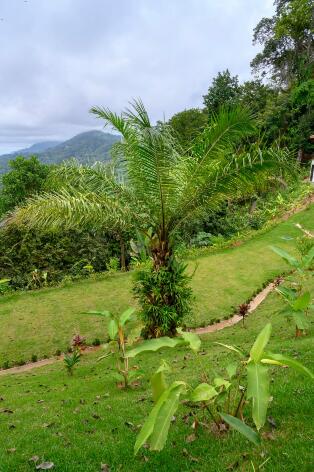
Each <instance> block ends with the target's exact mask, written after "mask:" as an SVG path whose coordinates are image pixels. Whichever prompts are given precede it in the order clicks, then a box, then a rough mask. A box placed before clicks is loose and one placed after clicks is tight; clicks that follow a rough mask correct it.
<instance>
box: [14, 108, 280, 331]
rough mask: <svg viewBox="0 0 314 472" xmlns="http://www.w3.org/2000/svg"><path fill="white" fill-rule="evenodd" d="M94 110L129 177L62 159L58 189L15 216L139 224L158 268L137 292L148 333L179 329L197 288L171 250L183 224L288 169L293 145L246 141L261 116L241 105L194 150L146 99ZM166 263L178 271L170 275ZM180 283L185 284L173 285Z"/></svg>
mask: <svg viewBox="0 0 314 472" xmlns="http://www.w3.org/2000/svg"><path fill="white" fill-rule="evenodd" d="M91 112H92V113H93V114H95V115H96V116H97V117H98V118H100V119H102V120H104V122H105V124H106V125H110V126H111V127H112V128H113V129H114V130H116V131H117V132H119V133H120V134H121V136H122V139H121V142H118V143H116V144H115V145H114V147H113V151H112V154H113V158H114V162H115V163H116V165H117V166H118V168H119V170H120V172H121V170H123V172H124V173H125V182H124V183H121V182H118V180H117V179H116V174H115V171H114V170H112V168H111V170H108V167H107V166H104V165H103V164H97V165H94V166H92V167H86V166H82V165H79V164H74V163H71V164H64V165H62V166H60V167H58V168H57V169H56V170H55V172H54V176H55V178H56V187H55V190H54V191H52V192H46V193H42V194H40V195H38V196H36V197H33V198H31V199H29V200H28V201H27V202H26V204H25V205H24V206H23V207H21V208H18V209H16V210H15V212H14V213H13V214H12V215H11V217H10V220H11V221H15V222H17V223H19V222H21V223H26V224H27V225H29V226H32V227H38V228H41V229H43V228H49V229H58V230H60V229H69V228H77V227H79V228H81V229H82V228H86V229H97V230H101V229H103V228H106V230H107V231H108V230H110V231H114V232H116V234H122V233H123V232H124V231H130V230H133V229H134V230H138V231H140V232H142V233H143V234H145V235H146V238H148V241H149V251H150V254H151V257H152V270H151V275H152V277H153V278H150V279H147V276H146V279H145V281H144V282H143V278H142V279H140V281H138V283H137V296H138V297H139V299H140V302H141V304H142V308H143V311H146V315H147V316H146V318H145V316H144V319H145V322H146V325H149V332H150V335H158V334H160V333H161V334H164V333H165V332H173V331H174V329H175V326H176V324H177V323H179V322H180V321H181V318H182V316H183V314H185V313H186V312H187V311H188V310H189V307H188V305H189V299H190V295H191V294H190V292H189V291H188V290H187V288H186V280H185V279H184V277H185V276H184V270H183V268H182V266H178V263H177V261H176V260H175V257H174V247H175V235H176V234H178V232H179V231H180V227H181V226H182V225H183V224H184V223H185V222H186V221H187V220H189V219H191V218H194V217H195V215H197V214H198V213H199V212H200V211H201V210H204V209H206V210H208V209H215V208H217V207H218V206H219V205H220V204H221V202H223V201H226V200H236V199H239V198H243V197H245V196H249V195H252V194H253V193H255V192H256V191H257V190H259V189H265V186H267V185H268V184H269V181H270V178H273V177H272V176H273V175H274V173H276V174H277V175H279V174H280V173H282V172H284V171H285V168H286V163H287V159H288V158H289V154H288V152H287V151H284V150H279V149H277V150H275V149H264V150H261V149H260V148H259V147H258V146H253V147H251V148H250V151H249V152H245V151H243V146H242V144H241V143H243V141H244V139H245V138H247V137H249V136H250V135H251V134H252V132H253V131H254V122H253V120H252V117H251V115H250V113H249V112H248V111H247V110H245V109H241V108H234V109H222V110H221V111H220V112H219V114H218V115H214V116H213V117H212V119H211V120H210V123H209V124H208V126H207V127H206V129H205V130H204V131H203V132H202V133H201V134H200V135H199V136H198V138H197V139H196V140H195V141H194V142H193V143H192V144H191V147H190V149H188V151H183V150H182V148H181V146H180V145H179V141H178V139H177V138H176V136H175V135H174V133H173V131H172V129H171V128H170V127H169V126H168V125H167V124H164V123H158V124H157V125H152V124H151V122H150V120H149V117H148V114H147V112H146V110H145V108H144V106H143V103H142V102H141V101H140V100H139V101H134V102H133V103H132V104H131V107H130V108H127V109H126V110H125V111H124V112H122V113H121V114H120V115H118V114H116V113H113V112H112V111H110V110H108V109H106V108H102V107H93V108H92V109H91ZM60 182H61V184H60ZM161 273H162V274H164V275H165V277H166V279H167V276H168V275H169V274H170V273H171V274H172V275H173V277H172V278H171V277H170V279H169V278H168V279H167V281H166V282H165V277H162V278H160V274H161ZM146 275H147V274H146ZM177 283H178V284H179V285H180V283H181V288H180V290H179V291H177V292H176V290H175V289H174V287H175V286H176V284H177ZM139 284H140V287H141V288H140V289H139ZM150 284H151V286H150ZM156 284H157V286H156ZM158 284H159V285H158ZM144 285H145V287H144ZM154 285H155V286H154ZM182 297H183V298H184V297H185V299H186V303H185V304H184V303H182ZM148 307H151V308H152V310H150V309H148ZM158 310H159V311H158ZM160 310H161V311H160ZM180 310H181V312H180ZM178 312H179V313H178ZM147 313H148V314H147ZM167 317H168V318H170V321H169V322H168V321H167V322H165V319H164V318H167ZM161 325H162V328H161Z"/></svg>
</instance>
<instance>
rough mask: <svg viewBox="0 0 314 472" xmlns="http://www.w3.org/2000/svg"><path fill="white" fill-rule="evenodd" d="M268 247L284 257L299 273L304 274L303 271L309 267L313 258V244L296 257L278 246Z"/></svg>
mask: <svg viewBox="0 0 314 472" xmlns="http://www.w3.org/2000/svg"><path fill="white" fill-rule="evenodd" d="M270 249H271V250H272V251H274V252H275V253H276V254H278V256H280V257H281V258H282V259H284V260H285V261H286V262H287V263H288V264H289V265H290V266H291V267H292V268H293V269H295V270H296V271H297V272H298V273H299V274H300V275H304V274H305V271H306V270H307V269H309V268H310V267H311V265H312V261H313V260H314V246H311V249H310V250H309V252H308V253H307V254H305V255H304V256H301V257H300V258H298V259H297V258H296V257H294V256H292V255H291V254H289V252H287V251H285V250H284V249H282V248H280V247H277V246H270Z"/></svg>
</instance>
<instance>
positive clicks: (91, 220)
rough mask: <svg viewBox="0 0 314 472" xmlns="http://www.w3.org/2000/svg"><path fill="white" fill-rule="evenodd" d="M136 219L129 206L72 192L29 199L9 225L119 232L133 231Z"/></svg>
mask: <svg viewBox="0 0 314 472" xmlns="http://www.w3.org/2000/svg"><path fill="white" fill-rule="evenodd" d="M138 218H139V215H134V212H133V209H132V208H130V206H128V205H120V204H119V202H118V201H117V200H115V199H112V198H108V197H106V196H105V195H97V194H96V193H92V192H89V193H82V192H80V191H78V190H76V189H72V191H71V192H70V191H68V190H62V191H59V192H53V193H43V194H40V195H38V196H36V197H33V198H30V199H29V200H28V201H27V203H26V204H25V205H24V206H22V207H20V208H17V209H16V210H15V211H14V212H13V213H12V214H11V215H10V216H9V218H8V222H9V223H15V224H24V225H26V226H29V227H32V228H40V229H44V230H52V231H54V230H68V229H75V228H78V227H79V228H80V229H92V230H97V231H102V230H111V231H122V230H124V229H130V228H132V227H133V226H134V224H135V222H137V223H138Z"/></svg>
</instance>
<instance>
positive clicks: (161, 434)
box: [149, 382, 185, 451]
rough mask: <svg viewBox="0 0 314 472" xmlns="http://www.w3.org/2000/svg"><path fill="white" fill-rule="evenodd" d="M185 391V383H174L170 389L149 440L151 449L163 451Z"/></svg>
mask: <svg viewBox="0 0 314 472" xmlns="http://www.w3.org/2000/svg"><path fill="white" fill-rule="evenodd" d="M184 389H185V383H184V382H174V383H173V384H172V385H171V386H170V387H169V389H168V390H169V393H168V395H167V397H166V399H165V401H164V402H163V403H162V405H161V407H160V409H159V410H158V412H157V415H156V419H155V424H154V429H153V432H152V434H151V436H150V438H149V442H150V449H151V450H152V451H161V450H162V449H163V447H164V445H165V443H166V441H167V437H168V431H169V427H170V423H171V419H172V417H173V415H174V414H175V412H176V411H177V408H178V406H179V399H180V395H181V393H182V391H183V390H184Z"/></svg>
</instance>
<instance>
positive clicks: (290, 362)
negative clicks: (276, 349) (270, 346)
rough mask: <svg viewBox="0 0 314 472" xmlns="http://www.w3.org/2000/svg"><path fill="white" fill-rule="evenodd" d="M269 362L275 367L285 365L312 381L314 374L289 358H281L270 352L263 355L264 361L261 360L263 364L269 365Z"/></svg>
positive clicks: (279, 355) (281, 356) (280, 355)
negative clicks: (275, 365) (273, 363)
mask: <svg viewBox="0 0 314 472" xmlns="http://www.w3.org/2000/svg"><path fill="white" fill-rule="evenodd" d="M269 361H274V362H276V363H277V365H287V366H288V367H292V368H293V369H295V370H297V371H298V372H300V373H301V374H303V375H308V376H309V377H311V379H314V374H313V373H312V372H311V371H310V370H309V369H308V368H307V367H305V366H304V365H302V364H301V363H300V362H298V361H296V360H295V359H292V358H291V357H287V356H283V355H282V354H273V353H272V352H267V353H265V359H262V360H261V362H262V363H263V364H270V362H269Z"/></svg>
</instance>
